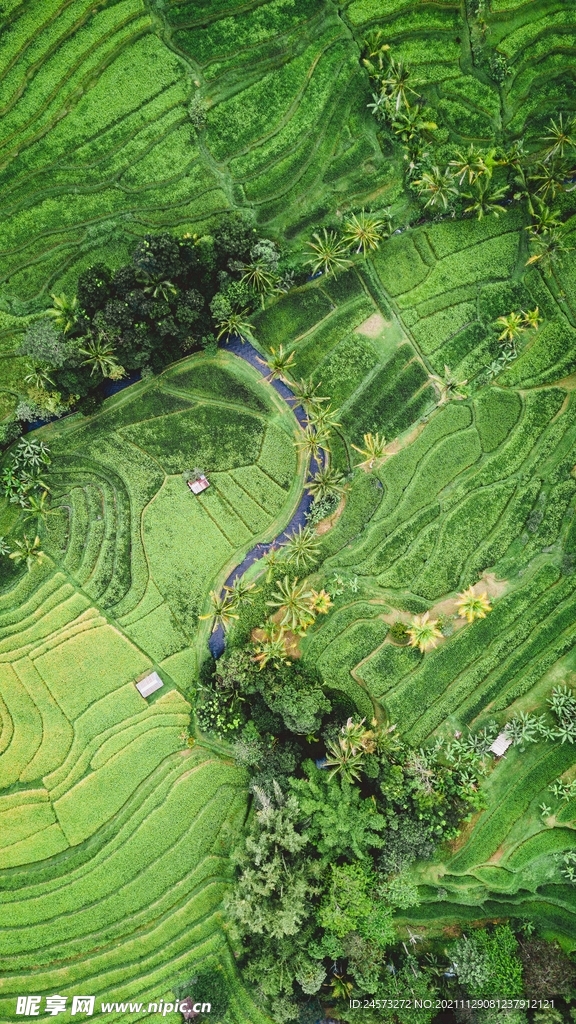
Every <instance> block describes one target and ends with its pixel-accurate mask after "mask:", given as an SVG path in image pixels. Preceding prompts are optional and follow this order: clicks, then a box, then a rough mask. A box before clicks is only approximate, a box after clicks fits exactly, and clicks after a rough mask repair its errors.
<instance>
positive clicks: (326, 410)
mask: <svg viewBox="0 0 576 1024" xmlns="http://www.w3.org/2000/svg"><path fill="white" fill-rule="evenodd" d="M338 415H339V412H338V409H331V408H330V405H325V406H314V405H313V406H312V408H311V409H310V412H309V413H308V422H309V424H310V425H311V426H313V427H314V429H315V430H316V432H317V433H318V434H322V433H327V432H328V431H330V430H335V429H336V427H341V426H342V424H341V423H339V422H338V420H337V419H336V417H337V416H338Z"/></svg>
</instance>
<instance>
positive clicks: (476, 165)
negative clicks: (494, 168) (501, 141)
mask: <svg viewBox="0 0 576 1024" xmlns="http://www.w3.org/2000/svg"><path fill="white" fill-rule="evenodd" d="M448 166H449V167H453V168H454V175H455V177H456V178H458V184H459V185H463V184H464V181H467V182H468V184H469V185H473V184H474V182H475V181H476V180H477V179H478V178H479V177H480V176H481V175H482V174H489V173H491V171H490V170H489V167H488V165H487V164H486V163H485V160H484V156H483V154H482V151H481V150H479V149H478V148H477V147H476V146H474V145H470V146H468V149H467V151H466V153H457V154H456V159H455V160H451V161H450V163H449V165H448Z"/></svg>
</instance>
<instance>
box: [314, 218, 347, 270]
mask: <svg viewBox="0 0 576 1024" xmlns="http://www.w3.org/2000/svg"><path fill="white" fill-rule="evenodd" d="M312 239H313V241H312V242H307V243H306V244H307V246H308V248H309V249H310V250H311V252H312V255H311V257H310V259H308V260H306V263H307V264H308V266H310V267H312V270H313V272H314V273H315V274H317V273H319V272H321V273H322V274H335V273H336V272H337V271H338V270H344V269H345V268H346V267H349V266H350V265H351V261H350V259H349V257H348V248H347V245H346V243H345V242H344V241H342V240H341V239H339V238H338V235H337V234H336V232H335V231H327V230H326V228H322V233H321V234H320V233H319V232H318V231H315V232H314V234H313V235H312Z"/></svg>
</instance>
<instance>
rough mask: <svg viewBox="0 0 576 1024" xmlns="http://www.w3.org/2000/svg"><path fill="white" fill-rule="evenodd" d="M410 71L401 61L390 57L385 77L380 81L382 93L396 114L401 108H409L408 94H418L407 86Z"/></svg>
mask: <svg viewBox="0 0 576 1024" xmlns="http://www.w3.org/2000/svg"><path fill="white" fill-rule="evenodd" d="M409 78H410V71H409V69H408V68H407V67H406V65H405V64H404V62H403V61H401V60H395V59H394V57H391V58H390V60H389V62H388V67H387V69H386V73H385V76H383V77H382V78H381V79H380V85H381V89H382V92H383V93H384V95H385V96H386V98H387V100H388V103H389V105H390V107H392V109H393V110H395V111H396V113H398V111H399V110H400V108H401V107H409V106H410V102H409V100H408V93H411V94H412V96H417V95H418V93H417V92H416V90H415V89H412V88H411V86H409V85H408V79H409Z"/></svg>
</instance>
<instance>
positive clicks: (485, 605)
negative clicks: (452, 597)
mask: <svg viewBox="0 0 576 1024" xmlns="http://www.w3.org/2000/svg"><path fill="white" fill-rule="evenodd" d="M457 607H458V615H459V616H460V618H461V619H466V621H467V622H474V620H475V619H485V618H486V616H487V614H488V612H491V611H492V605H491V604H490V601H489V599H488V594H487V593H486V592H485V593H483V594H475V593H474V589H473V587H468V589H467V590H463V591H462V593H461V594H458V606H457Z"/></svg>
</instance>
